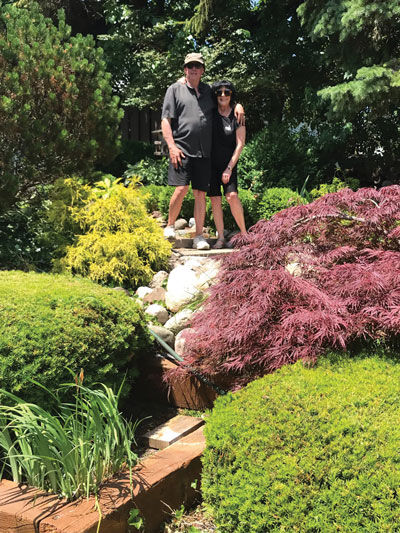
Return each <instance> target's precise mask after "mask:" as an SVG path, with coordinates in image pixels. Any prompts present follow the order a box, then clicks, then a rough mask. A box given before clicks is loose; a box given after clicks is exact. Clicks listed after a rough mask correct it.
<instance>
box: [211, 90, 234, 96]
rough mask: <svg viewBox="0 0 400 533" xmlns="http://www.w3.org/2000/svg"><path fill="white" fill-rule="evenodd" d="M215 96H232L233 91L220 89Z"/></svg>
mask: <svg viewBox="0 0 400 533" xmlns="http://www.w3.org/2000/svg"><path fill="white" fill-rule="evenodd" d="M215 94H216V95H217V96H231V94H232V91H231V90H230V89H218V90H217V91H215Z"/></svg>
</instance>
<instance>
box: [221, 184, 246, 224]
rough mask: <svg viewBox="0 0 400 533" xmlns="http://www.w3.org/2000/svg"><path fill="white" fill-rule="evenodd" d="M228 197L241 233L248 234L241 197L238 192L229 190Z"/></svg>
mask: <svg viewBox="0 0 400 533" xmlns="http://www.w3.org/2000/svg"><path fill="white" fill-rule="evenodd" d="M226 199H227V201H228V203H229V207H230V208H231V212H232V215H233V218H234V219H235V220H236V224H237V225H238V226H239V229H240V233H242V234H246V233H247V231H246V223H245V221H244V213H243V207H242V203H241V201H240V199H239V195H238V193H237V192H228V193H227V194H226ZM221 213H222V207H221Z"/></svg>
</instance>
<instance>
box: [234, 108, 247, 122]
mask: <svg viewBox="0 0 400 533" xmlns="http://www.w3.org/2000/svg"><path fill="white" fill-rule="evenodd" d="M233 112H234V113H235V118H236V120H237V121H238V124H239V126H245V125H246V119H245V114H244V108H243V106H242V104H236V105H235V109H234V110H233Z"/></svg>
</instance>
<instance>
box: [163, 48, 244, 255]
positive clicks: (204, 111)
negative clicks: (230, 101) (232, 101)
mask: <svg viewBox="0 0 400 533" xmlns="http://www.w3.org/2000/svg"><path fill="white" fill-rule="evenodd" d="M184 72H185V81H186V83H184V84H183V83H179V82H176V83H174V84H172V85H171V86H170V87H168V89H167V92H166V94H165V98H164V104H163V109H162V114H161V129H162V133H163V136H164V139H165V142H166V143H167V145H168V149H169V157H170V163H169V169H168V185H173V186H174V187H175V191H174V193H173V195H172V197H171V200H170V204H169V214H168V225H167V227H166V228H165V230H164V236H165V237H166V238H168V239H171V238H174V237H175V228H174V224H175V221H176V219H177V218H178V215H179V212H180V210H181V207H182V202H183V199H184V197H185V195H186V193H187V191H188V189H189V184H190V183H192V190H193V196H194V219H195V223H196V235H195V237H194V239H193V248H196V249H197V250H208V249H209V248H210V245H209V244H208V243H207V241H206V240H205V239H204V237H203V226H204V219H205V214H206V192H207V191H208V187H209V183H210V178H211V158H210V156H211V135H212V112H213V109H214V107H215V103H214V99H213V96H212V92H211V88H210V87H209V86H208V85H207V84H205V83H203V82H202V81H201V77H202V75H203V74H204V59H203V56H202V55H201V54H198V53H191V54H188V55H187V56H186V57H185V62H184ZM240 109H241V111H243V108H242V107H241V106H240V104H239V110H240ZM239 118H240V117H239Z"/></svg>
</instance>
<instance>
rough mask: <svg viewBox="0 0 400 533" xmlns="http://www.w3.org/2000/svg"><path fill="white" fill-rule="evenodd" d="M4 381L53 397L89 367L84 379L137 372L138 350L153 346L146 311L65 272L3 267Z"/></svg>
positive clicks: (115, 378)
mask: <svg viewBox="0 0 400 533" xmlns="http://www.w3.org/2000/svg"><path fill="white" fill-rule="evenodd" d="M0 315H1V321H0V383H1V386H2V388H4V389H6V390H8V391H9V392H12V393H14V394H16V395H18V396H20V397H22V398H23V399H24V400H28V401H32V402H37V403H39V404H40V405H44V406H46V405H47V402H48V396H47V395H46V394H45V393H44V392H43V391H42V390H41V389H40V388H38V387H35V386H34V385H32V383H31V382H30V381H29V380H31V379H36V380H37V381H40V383H42V384H43V385H44V386H46V387H47V388H49V389H50V390H52V391H54V390H55V389H57V388H58V387H59V385H60V384H61V383H63V382H65V381H69V380H70V373H69V372H68V370H67V367H69V368H70V369H71V370H72V371H73V372H79V370H80V368H83V369H84V373H85V384H87V385H91V384H92V383H94V382H98V381H100V382H102V383H105V384H107V385H112V384H115V383H117V384H118V385H119V384H120V383H121V381H122V378H123V376H124V373H125V372H127V381H126V384H125V391H124V392H125V393H127V392H128V390H129V388H130V386H131V382H132V379H133V378H134V377H135V376H136V373H137V372H136V366H135V364H134V362H131V359H132V357H133V356H134V355H135V354H136V353H139V352H140V350H142V349H146V348H147V347H148V346H149V345H150V341H149V336H148V333H147V332H146V325H145V320H144V317H143V313H142V312H141V310H140V309H139V308H138V306H137V304H135V302H134V301H133V300H132V299H130V298H127V296H126V295H125V294H123V293H121V292H119V291H115V290H112V289H107V288H104V287H100V286H99V285H96V284H95V283H92V282H90V281H88V280H83V279H77V278H71V277H67V276H61V275H51V274H36V273H32V272H31V273H22V272H17V271H9V272H5V271H4V272H0Z"/></svg>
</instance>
